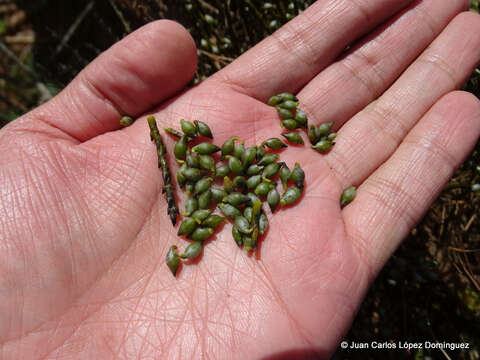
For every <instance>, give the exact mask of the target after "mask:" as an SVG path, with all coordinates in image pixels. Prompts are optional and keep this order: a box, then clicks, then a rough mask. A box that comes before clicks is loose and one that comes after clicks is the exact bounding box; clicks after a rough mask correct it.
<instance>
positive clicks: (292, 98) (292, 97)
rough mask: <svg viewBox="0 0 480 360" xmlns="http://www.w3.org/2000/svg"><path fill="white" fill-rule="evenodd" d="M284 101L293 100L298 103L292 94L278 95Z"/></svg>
mask: <svg viewBox="0 0 480 360" xmlns="http://www.w3.org/2000/svg"><path fill="white" fill-rule="evenodd" d="M277 96H278V97H279V98H280V99H281V100H282V101H287V100H293V101H298V99H297V97H296V96H295V95H293V94H291V93H288V92H284V93H281V94H278V95H277Z"/></svg>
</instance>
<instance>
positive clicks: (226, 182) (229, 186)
mask: <svg viewBox="0 0 480 360" xmlns="http://www.w3.org/2000/svg"><path fill="white" fill-rule="evenodd" d="M223 190H225V191H226V192H227V193H231V192H232V191H233V190H234V186H233V181H232V180H231V179H230V178H229V177H228V176H225V177H224V178H223Z"/></svg>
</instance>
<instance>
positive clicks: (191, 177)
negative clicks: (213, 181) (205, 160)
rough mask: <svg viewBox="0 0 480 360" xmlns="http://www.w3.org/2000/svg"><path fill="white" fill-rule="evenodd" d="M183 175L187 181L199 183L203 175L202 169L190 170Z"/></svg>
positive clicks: (187, 169)
mask: <svg viewBox="0 0 480 360" xmlns="http://www.w3.org/2000/svg"><path fill="white" fill-rule="evenodd" d="M183 175H184V176H185V178H186V179H187V181H198V180H200V179H201V178H202V176H203V174H202V172H201V171H200V169H197V168H189V167H187V168H186V169H184V170H183Z"/></svg>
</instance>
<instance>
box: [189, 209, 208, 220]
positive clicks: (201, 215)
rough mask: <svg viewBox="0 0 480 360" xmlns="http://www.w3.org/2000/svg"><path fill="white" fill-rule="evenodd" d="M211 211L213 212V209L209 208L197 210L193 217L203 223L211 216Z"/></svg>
mask: <svg viewBox="0 0 480 360" xmlns="http://www.w3.org/2000/svg"><path fill="white" fill-rule="evenodd" d="M211 213H212V210H209V209H200V210H196V211H194V213H193V214H192V219H195V220H196V221H197V223H199V224H201V223H202V221H203V220H205V219H206V218H207V217H209V216H210V214H211Z"/></svg>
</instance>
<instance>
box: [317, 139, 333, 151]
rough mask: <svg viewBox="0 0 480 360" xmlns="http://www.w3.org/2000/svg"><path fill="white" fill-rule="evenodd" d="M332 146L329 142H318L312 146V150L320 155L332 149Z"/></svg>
mask: <svg viewBox="0 0 480 360" xmlns="http://www.w3.org/2000/svg"><path fill="white" fill-rule="evenodd" d="M332 146H333V144H332V142H331V141H330V140H320V141H319V142H317V143H316V144H315V145H313V146H312V148H313V149H315V150H317V151H318V152H320V153H326V152H328V151H329V150H330V149H331V148H332Z"/></svg>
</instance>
